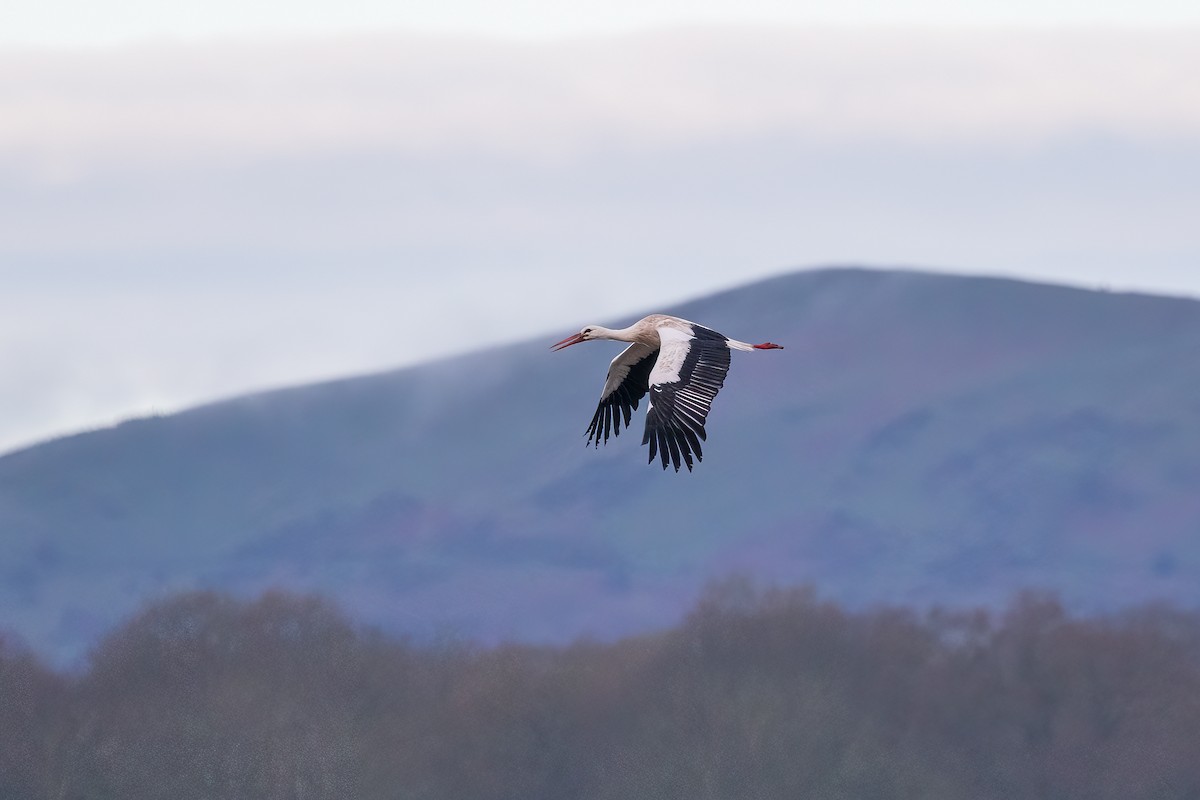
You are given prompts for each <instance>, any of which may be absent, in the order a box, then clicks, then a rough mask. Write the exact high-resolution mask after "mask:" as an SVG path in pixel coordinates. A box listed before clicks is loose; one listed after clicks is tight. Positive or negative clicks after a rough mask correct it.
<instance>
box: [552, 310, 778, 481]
mask: <svg viewBox="0 0 1200 800" xmlns="http://www.w3.org/2000/svg"><path fill="white" fill-rule="evenodd" d="M593 339H613V340H615V341H618V342H631V344H630V345H629V347H626V348H625V349H624V350H623V351H622V352H621V354H620V355H618V356H617V357H616V358H614V359H613V360H612V364H610V365H609V367H608V379H607V380H606V381H605V382H604V390H603V391H602V392H601V393H600V405H599V406H598V407H597V408H596V413H595V415H594V416H593V417H592V424H591V425H589V426H588V429H587V437H588V444H595V446H596V447H599V446H600V441H601V438H603V440H604V442H605V444H607V443H608V436H609V433H612V435H613V436H617V435H620V432H621V421H622V419H623V420H624V422H625V427H626V428H628V427H629V422H630V419H632V417H633V411H634V409H636V408H637V407H638V401H639V400H641V399H642V398H643V397H645V396H646V393H647V392H649V393H650V405H649V408H648V409H647V411H646V432H645V434H644V435H643V436H642V444H649V445H650V461H649V463H651V464H653V463H654V457H655V456H656V455H657V456H659V457H660V458H661V459H662V466H663V469H666V468H667V466H668V465H672V466H674V467H675V471H676V472H678V471H679V467H680V465H681V464H682V465H684V466H686V467H687V468H688V472H691V471H692V456H693V454H694V455H695V457H696V460H697V461H702V460H703V457H702V453H701V450H700V442H701V441H704V440H705V439H706V438H707V437H706V436H705V433H704V421H705V420H706V419H707V418H708V410H709V408H710V407H711V406H712V401H713V398H714V397H716V396H717V392H718V391H720V390H721V387H722V386H724V385H725V376H726V375H727V374H728V373H729V351H730V350H782V349H783V347H782V346H780V345H777V344H772V343H771V342H764V343H762V344H748V343H747V342H739V341H738V340H737V339H730V338H729V337H728V336H725V335H723V334H720V333H717V332H716V331H714V330H711V329H709V328H706V327H704V326H703V325H697V324H696V323H694V322H688V321H687V320H686V319H680V318H679V317H671V316H667V315H666V314H651V315H650V316H648V317H645V318H644V319H641V320H639V321H637V322H635V323H634V324H632V325H630V326H629V327H628V328H619V329H617V330H613V329H611V328H605V327H602V326H600V325H588V326H587V327H586V328H584V329H583V330H581V331H580V332H579V333H577V334H575V335H573V336H568V337H567V338H566V339H563V340H562V341H561V342H559V343H557V344H555V345H553V346H552V347H551V349H552V350H562V349H563V348H564V347H570V346H571V345H573V344H579V343H580V342H590V341H592V340H593Z"/></svg>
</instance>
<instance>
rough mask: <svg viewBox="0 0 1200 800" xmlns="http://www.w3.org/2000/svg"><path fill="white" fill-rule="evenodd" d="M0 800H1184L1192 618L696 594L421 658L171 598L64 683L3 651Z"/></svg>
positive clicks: (1192, 785)
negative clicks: (519, 640)
mask: <svg viewBox="0 0 1200 800" xmlns="http://www.w3.org/2000/svg"><path fill="white" fill-rule="evenodd" d="M0 797H3V798H12V799H13V800H21V799H23V798H39V799H40V798H54V799H55V800H83V799H85V798H86V799H87V800H93V799H95V800H101V799H103V800H108V799H109V798H111V799H112V800H118V799H119V800H140V799H141V798H163V799H164V800H166V799H167V798H169V799H170V800H189V799H191V798H195V799H196V800H201V799H202V798H203V799H205V800H207V799H209V798H211V799H212V800H217V799H218V798H219V799H221V800H225V799H226V798H263V799H264V800H275V799H276V798H278V799H279V800H283V799H284V798H287V799H289V800H292V799H294V800H315V799H318V798H338V800H344V799H346V798H366V799H373V798H381V799H382V798H397V799H400V798H412V799H413V800H434V799H437V800H442V799H445V800H451V799H453V800H476V799H477V800H491V799H493V798H494V799H495V800H501V799H502V798H503V799H508V798H513V799H514V800H515V799H516V798H521V800H536V799H537V798H545V799H546V800H568V799H570V798H587V799H588V800H592V799H593V798H594V799H595V800H629V799H631V798H664V799H666V800H669V799H672V798H680V800H685V799H686V800H708V799H710V798H711V799H713V800H715V799H716V798H731V799H732V798H738V799H739V800H743V799H753V798H764V799H765V798H772V799H773V800H774V799H775V798H821V799H822V800H824V799H825V798H829V799H831V800H836V799H837V798H846V799H847V800H849V799H850V798H854V799H855V800H861V799H862V798H889V799H890V798H914V799H915V798H921V800H936V798H965V797H970V798H981V799H984V800H986V799H987V798H996V800H1001V799H1003V800H1012V799H1013V798H1090V799H1096V800H1103V799H1104V798H1121V800H1133V799H1134V798H1146V799H1147V800H1150V799H1151V798H1153V799H1155V800H1160V799H1164V798H1195V797H1200V615H1197V614H1194V613H1190V612H1182V611H1178V610H1173V609H1170V608H1164V607H1159V608H1146V609H1141V610H1138V611H1133V612H1128V613H1125V614H1121V615H1119V616H1109V617H1080V616H1074V615H1071V614H1068V613H1067V612H1066V611H1065V610H1064V609H1063V607H1062V606H1061V605H1060V604H1059V603H1058V602H1057V601H1056V600H1055V599H1053V598H1052V597H1047V596H1039V595H1024V596H1021V597H1020V598H1018V599H1016V600H1015V601H1014V602H1013V603H1012V604H1011V606H1010V607H1009V608H1008V609H1007V610H1005V611H1002V612H997V613H989V612H984V611H975V612H969V613H951V612H945V611H937V610H935V611H932V612H928V613H921V614H918V613H916V612H913V611H908V610H902V609H894V608H881V609H871V610H863V611H849V610H847V609H844V608H841V607H839V606H838V605H836V604H833V603H830V602H826V601H822V600H821V599H819V598H818V596H817V595H816V594H815V593H814V592H813V591H811V590H810V589H789V590H781V589H766V590H760V589H756V588H755V587H753V586H751V585H750V584H748V583H746V582H744V581H737V580H734V581H729V582H726V583H722V584H719V585H715V586H714V587H712V588H711V589H710V590H709V591H708V592H707V594H706V595H705V596H704V597H703V598H702V599H701V600H700V601H699V602H698V604H697V605H696V606H695V608H694V610H693V611H692V612H691V614H690V615H689V616H688V617H687V618H686V619H685V620H683V621H682V622H681V623H680V624H679V625H678V626H676V627H675V628H672V629H670V630H665V631H662V632H659V633H655V634H652V635H644V636H636V637H631V638H626V639H623V640H620V641H617V642H611V643H601V642H579V643H576V644H572V645H569V646H561V647H538V646H528V645H519V644H507V645H502V646H495V647H480V646H475V645H472V644H470V643H465V642H453V641H447V642H436V643H429V642H422V643H416V642H412V641H408V640H404V639H401V638H397V637H393V636H388V635H385V634H382V633H380V632H378V631H373V630H369V629H364V628H362V627H360V626H357V625H355V624H353V623H352V622H351V621H350V620H349V619H348V618H347V617H346V616H345V615H344V614H343V613H342V612H341V611H339V610H338V608H337V607H336V606H335V605H333V604H332V603H330V602H329V601H327V600H324V599H321V598H319V597H314V596H301V595H293V594H286V593H280V592H271V593H268V594H265V595H263V596H261V597H259V598H256V599H238V598H235V597H231V596H228V595H224V594H219V593H214V592H195V593H187V594H183V595H179V596H176V597H174V598H171V599H168V600H166V601H164V602H160V603H157V604H155V605H153V606H150V607H148V608H146V609H145V610H143V611H142V612H141V613H139V614H138V615H136V616H135V617H134V618H132V619H130V620H129V621H127V622H126V623H125V624H123V625H122V626H120V627H119V628H117V629H116V630H114V631H112V632H111V633H110V634H109V635H108V636H106V637H105V638H104V639H103V640H102V641H101V642H100V643H99V644H98V645H97V646H96V648H95V649H94V651H93V652H92V654H91V656H90V658H89V660H88V662H87V667H86V669H83V670H82V671H79V672H74V673H72V672H61V671H56V670H53V669H50V668H49V667H47V666H46V665H45V664H44V663H42V662H40V661H39V660H38V659H37V658H36V657H35V656H34V655H32V654H30V653H29V652H26V651H24V650H22V649H21V648H20V647H18V646H16V645H15V644H13V643H12V642H11V641H5V640H0Z"/></svg>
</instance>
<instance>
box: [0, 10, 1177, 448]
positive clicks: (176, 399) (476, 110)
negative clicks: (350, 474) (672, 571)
mask: <svg viewBox="0 0 1200 800" xmlns="http://www.w3.org/2000/svg"><path fill="white" fill-rule="evenodd" d="M335 6H336V9H335ZM834 6H835V4H822V5H820V6H818V5H812V6H803V5H797V4H794V3H782V2H780V3H753V2H740V3H737V4H736V5H735V4H733V3H712V2H710V3H707V4H704V3H700V4H697V3H689V4H686V9H687V13H686V15H684V14H683V13H682V12H681V11H680V9H683V8H684V7H685V5H684V4H675V3H655V2H628V3H620V2H616V3H614V2H604V3H599V2H596V3H571V4H563V3H507V4H504V5H503V9H504V13H503V14H500V13H499V12H497V10H496V9H498V8H500V6H499V5H497V4H491V3H488V4H484V3H467V2H459V3H445V2H439V3H430V4H428V5H416V6H414V5H411V4H410V5H403V4H396V3H357V4H355V3H339V4H332V3H321V4H314V3H308V4H306V3H303V2H299V3H296V2H291V3H288V4H286V5H285V4H282V3H279V4H267V3H257V4H247V3H244V2H232V0H228V1H227V0H217V1H216V2H205V3H198V2H197V3H188V4H184V3H172V2H149V0H147V2H141V3H119V2H107V3H94V2H88V3H84V2H78V3H67V2H53V0H51V1H49V2H37V3H32V2H28V3H26V2H24V0H20V1H19V2H17V3H16V4H15V5H14V4H13V3H12V2H9V3H6V4H4V6H3V9H2V10H0V286H2V287H3V291H0V375H4V376H5V377H4V380H3V381H2V382H0V408H3V409H4V411H5V413H4V414H3V415H0V452H3V451H4V450H5V449H6V448H10V447H15V446H19V445H21V444H26V443H29V442H32V441H36V440H39V439H42V438H45V437H47V436H53V435H59V434H63V433H68V432H71V431H74V430H78V429H81V428H87V427H94V426H99V425H107V424H112V423H114V422H116V421H118V420H120V419H123V418H127V417H130V416H135V415H141V414H146V413H152V412H169V411H173V410H177V409H180V408H184V407H187V406H189V405H193V404H196V403H199V402H203V401H207V400H211V399H214V398H219V397H226V396H230V395H235V394H238V393H242V392H246V391H251V390H258V389H265V388H271V387H276V386H280V385H287V384H296V383H302V382H306V381H311V380H319V379H328V378H332V377H337V376H340V375H348V374H353V373H358V372H363V371H369V370H378V369H385V368H388V367H392V366H397V365H402V364H407V363H413V362H416V361H421V360H427V359H430V358H436V357H439V356H442V355H445V354H447V353H453V352H462V351H465V350H469V349H472V348H475V347H482V346H486V345H488V344H491V343H495V342H507V341H513V340H516V339H518V338H521V337H526V336H535V335H541V336H546V337H548V341H553V340H557V339H560V338H562V337H563V336H565V335H566V334H567V333H568V332H570V331H571V330H574V329H578V328H579V327H580V326H582V325H583V324H585V323H611V322H613V321H614V320H615V319H616V318H618V317H620V316H623V315H626V314H629V313H633V312H637V311H650V310H669V308H670V304H671V303H673V302H676V301H679V300H683V299H687V298H691V297H694V296H698V295H701V294H704V293H707V292H710V291H714V290H716V289H720V288H724V287H728V286H733V285H737V284H740V283H744V282H746V281H749V280H752V279H755V278H759V277H765V276H768V275H771V274H775V273H778V272H780V271H783V270H787V269H793V268H800V267H807V266H821V265H828V264H858V265H866V266H911V267H918V268H931V269H941V270H948V271H955V272H963V273H974V274H985V273H986V274H1002V275H1013V276H1019V277H1024V278H1030V279H1035V280H1046V281H1056V282H1065V283H1070V284H1075V285H1081V286H1089V287H1101V286H1103V287H1112V288H1116V289H1139V290H1145V291H1153V292H1161V293H1171V294H1187V295H1192V296H1197V297H1200V232H1198V231H1197V226H1196V220H1197V219H1200V81H1196V80H1195V79H1194V78H1195V76H1196V75H1198V74H1200V26H1198V25H1195V24H1190V25H1184V26H1183V27H1180V24H1181V23H1185V22H1186V23H1196V22H1197V21H1198V20H1197V18H1200V4H1196V3H1187V4H1185V3H1167V2H1157V3H1155V2H1141V3H1136V4H1135V3H1120V4H1117V3H1103V2H1087V3H1084V2H1078V3H1053V2H1050V3H1047V2H1036V3H1035V2H1007V3H1003V4H1001V3H993V4H981V3H933V2H927V3H910V4H896V3H886V4H885V3H882V2H878V3H877V2H860V3H839V4H836V9H837V10H836V12H834V11H832V10H831V9H833V8H834ZM564 8H569V9H570V13H569V14H568V13H566V12H563V11H562V9H564ZM832 13H837V14H839V15H841V16H838V17H836V18H835V17H830V16H828V15H829V14H832ZM330 15H336V17H335V16H330ZM823 15H824V16H823ZM812 20H816V21H818V22H821V23H824V24H829V23H838V24H844V25H846V27H841V28H833V29H829V28H809V27H806V26H805V25H804V24H803V23H805V22H806V21H812ZM731 21H736V22H739V23H755V22H757V23H764V22H766V23H773V22H780V21H782V22H790V23H796V26H795V27H787V26H784V27H779V26H775V25H765V26H764V25H758V26H755V25H732V24H725V23H728V22H731ZM681 22H692V23H695V22H708V23H710V24H709V25H707V26H703V27H699V28H688V29H682V30H681V29H672V28H671V26H672V24H678V23H681ZM861 22H869V23H873V25H872V26H870V27H866V28H864V27H856V25H857V23H861ZM886 23H897V24H900V23H902V24H903V25H904V26H918V27H901V28H893V27H888V25H887V24H886ZM933 23H937V26H935V27H934V28H921V27H919V26H921V25H930V24H933ZM998 23H1005V24H1020V25H1023V26H1025V27H1024V28H1023V29H1021V30H1012V29H1007V28H997V27H995V26H996V24H998ZM1096 24H1101V25H1103V27H1102V29H1096V28H1088V27H1087V26H1089V25H1096ZM881 25H882V26H881ZM955 25H963V26H966V27H953V26H955ZM1061 25H1066V26H1067V27H1065V28H1063V27H1060V26H1061ZM647 26H651V27H656V30H655V31H652V32H645V31H643V32H640V33H626V32H623V31H626V30H634V29H641V28H645V27H647ZM946 26H950V27H946ZM1081 26H1082V27H1081ZM391 29H403V30H405V31H408V32H396V31H395V30H391ZM414 30H416V31H421V30H424V31H426V32H428V31H438V32H439V34H438V35H437V36H430V35H428V34H427V33H426V34H421V33H419V32H418V33H413V32H412V31H414ZM353 31H358V33H353ZM363 31H368V32H369V33H370V35H363V34H362V32H363ZM297 32H304V33H306V34H307V35H306V36H305V37H303V38H302V39H300V40H294V39H293V38H291V37H290V36H288V35H285V34H294V33H297ZM464 32H468V33H473V34H476V35H479V34H485V36H484V38H478V36H474V37H472V36H465V35H464ZM333 34H336V35H333ZM565 34H569V35H571V36H575V37H579V35H580V34H589V35H588V36H584V37H582V38H573V39H569V40H560V39H559V38H558V37H559V36H561V35H565ZM180 40H182V41H180ZM122 42H124V44H121V43H122ZM131 42H132V43H131ZM37 44H43V45H44V44H53V45H55V47H53V48H50V49H41V48H37V47H34V48H30V47H29V45H37ZM80 44H88V45H96V44H103V45H105V46H104V47H100V48H96V47H90V46H89V47H77V45H80ZM6 45H7V46H6ZM706 322H709V324H713V325H716V326H717V327H718V328H719V327H720V321H719V320H706ZM730 333H731V335H737V334H738V333H739V332H734V331H731V332H730ZM741 333H742V335H744V336H758V337H761V338H763V339H769V338H771V332H770V331H761V332H757V331H756V332H741ZM598 358H599V361H598V362H597V363H598V367H597V369H598V370H600V374H602V371H603V362H605V360H606V359H605V357H604V354H600V356H598ZM598 381H599V378H598ZM597 391H599V386H597Z"/></svg>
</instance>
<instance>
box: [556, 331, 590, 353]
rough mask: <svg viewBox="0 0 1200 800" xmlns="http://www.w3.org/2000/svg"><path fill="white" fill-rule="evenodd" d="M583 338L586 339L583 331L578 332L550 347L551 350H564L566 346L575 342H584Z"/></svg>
mask: <svg viewBox="0 0 1200 800" xmlns="http://www.w3.org/2000/svg"><path fill="white" fill-rule="evenodd" d="M583 340H584V339H583V334H582V333H576V334H573V335H571V336H568V337H567V338H565V339H563V340H562V341H561V342H559V343H558V344H556V345H552V346H551V347H550V349H551V350H562V349H563V348H564V347H570V346H571V345H573V344H579V343H580V342H582V341H583Z"/></svg>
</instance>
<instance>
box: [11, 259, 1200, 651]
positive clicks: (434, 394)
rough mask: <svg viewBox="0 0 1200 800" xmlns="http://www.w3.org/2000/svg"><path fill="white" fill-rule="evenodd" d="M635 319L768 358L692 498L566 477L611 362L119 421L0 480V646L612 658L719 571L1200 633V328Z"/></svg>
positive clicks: (1144, 323) (1077, 311)
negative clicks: (340, 637)
mask: <svg viewBox="0 0 1200 800" xmlns="http://www.w3.org/2000/svg"><path fill="white" fill-rule="evenodd" d="M647 311H665V312H669V313H677V314H679V315H681V316H684V317H687V318H689V319H694V320H697V321H700V322H703V323H704V324H706V325H709V326H711V327H713V328H715V329H717V330H720V331H722V332H723V333H726V334H728V335H730V336H734V337H736V338H739V339H750V340H753V341H761V340H766V339H770V340H771V341H776V342H780V343H781V344H784V345H786V347H787V349H785V350H783V351H773V352H768V353H734V354H733V360H734V363H733V367H732V370H731V373H730V376H729V380H728V382H727V385H726V387H725V389H724V390H723V391H722V392H721V395H720V396H719V397H718V398H717V401H716V403H715V404H714V407H713V411H712V414H711V416H710V418H709V440H708V442H707V443H706V445H705V448H704V453H705V460H704V462H703V463H702V464H700V465H698V466H697V468H696V471H695V472H694V473H693V474H688V473H686V472H684V473H681V474H675V473H674V472H665V473H664V472H663V471H662V470H661V469H660V468H658V467H657V466H653V467H651V466H647V465H646V458H647V452H646V450H645V448H642V447H640V446H639V443H640V441H641V424H642V421H641V417H639V418H638V419H637V420H636V421H635V424H634V429H633V430H632V431H631V432H628V433H627V434H625V435H622V436H621V437H619V438H618V439H617V440H615V441H610V442H609V444H608V445H607V446H606V447H602V448H600V449H599V450H594V449H591V448H586V447H585V446H584V439H583V436H582V434H583V430H584V428H585V427H586V425H587V422H588V421H589V419H590V418H591V415H592V412H593V410H594V408H595V403H596V400H597V399H598V395H599V392H600V387H601V385H602V383H603V379H604V372H605V369H606V368H607V365H608V361H609V360H610V359H611V358H612V357H613V356H614V355H615V354H616V353H617V352H618V351H619V347H620V345H618V344H616V343H611V344H605V343H594V344H586V345H582V346H579V347H575V348H571V349H570V350H567V351H564V352H562V353H551V352H550V351H549V349H548V346H549V344H551V343H552V342H553V341H555V340H557V339H559V338H561V337H562V336H564V335H566V334H567V333H570V331H552V332H548V333H547V336H546V337H545V339H544V340H537V341H531V342H525V343H521V344H517V345H513V346H509V347H502V348H498V349H494V350H488V351H485V352H480V353H477V354H474V355H470V356H466V357H463V358H457V359H452V360H447V361H443V362H439V363H435V364H430V365H427V366H421V367H416V368H410V369H403V370H398V371H395V372H389V373H384V374H379V375H371V376H366V377H361V378H353V379H348V380H341V381H335V382H331V383H324V384H319V385H313V386H305V387H300V388H295V389H287V390H282V391H277V392H271V393H266V394H259V395H253V396H248V397H244V398H239V399H235V400H230V401H227V402H222V403H217V404H213V405H208V406H204V407H200V408H196V409H193V410H190V411H186V412H183V413H179V414H174V415H171V416H165V417H156V418H150V419H139V420H134V421H131V422H127V423H124V424H122V425H119V426H117V427H115V428H111V429H107V430H100V431H94V432H90V433H85V434H80V435H78V436H72V437H69V438H64V439H60V440H56V441H52V442H49V443H46V444H42V445H39V446H36V447H32V448H29V449H26V450H22V451H19V452H14V453H10V454H8V455H6V456H4V457H3V458H0V609H2V610H0V627H7V628H10V629H13V630H16V631H18V632H19V633H20V634H22V635H23V636H24V637H26V638H27V639H28V640H29V641H30V642H31V643H32V644H33V645H34V646H35V647H36V648H38V649H40V650H41V651H43V652H46V653H49V654H52V655H54V656H56V657H57V658H59V659H67V658H70V657H72V656H73V655H76V654H78V653H79V652H81V649H82V648H83V647H84V646H85V645H86V644H87V643H89V642H90V641H91V639H92V637H93V636H94V635H95V634H97V633H98V632H99V631H101V630H104V629H106V628H107V627H108V626H110V625H111V624H113V623H114V622H115V621H116V620H118V619H119V618H121V617H122V616H124V615H125V614H127V613H128V612H130V611H131V610H132V609H133V608H134V607H136V605H137V604H139V603H140V602H143V601H144V600H145V599H147V598H151V597H156V596H159V595H161V594H163V593H166V592H170V591H174V590H177V589H180V588H184V587H197V586H213V587H221V588H225V589H231V590H235V591H253V590H257V589H259V588H262V587H266V586H271V585H284V586H288V587H292V588H300V589H313V590H319V591H322V592H326V593H328V594H330V595H332V596H334V597H336V598H338V599H339V600H340V601H341V602H342V603H343V604H344V605H345V606H346V607H347V608H348V609H349V610H350V611H351V612H352V613H354V614H355V615H357V616H358V617H360V618H361V619H364V620H366V621H370V622H374V623H379V624H381V625H383V626H386V627H388V628H390V629H394V630H404V631H411V632H413V633H414V634H417V635H422V636H424V635H442V634H451V635H466V636H478V637H482V638H485V639H494V638H498V637H519V638H523V639H530V640H563V639H567V638H571V637H574V636H577V635H595V636H602V637H607V636H611V635H615V634H620V633H625V632H631V631H635V630H641V629H647V628H650V627H655V626H659V625H665V624H669V623H671V622H673V621H674V620H675V619H676V617H677V615H678V614H679V613H680V612H681V611H682V610H683V609H685V608H687V607H688V606H689V605H690V603H691V602H692V601H693V599H694V598H695V596H696V593H697V591H698V589H699V587H700V586H701V585H702V584H703V583H704V582H705V581H706V580H708V579H709V578H711V577H716V576H721V575H724V574H726V573H728V572H730V571H742V572H746V573H749V574H752V575H755V576H760V577H762V578H764V579H768V580H773V581H779V582H783V583H796V582H813V583H814V584H815V585H816V586H817V587H818V588H819V589H820V590H821V591H823V592H824V593H827V594H828V595H830V596H832V597H834V598H836V599H838V600H840V601H842V602H846V603H850V604H868V603H874V602H881V601H886V602H890V603H917V604H924V603H932V602H939V603H947V604H955V605H957V604H968V603H969V604H976V603H985V604H992V603H995V602H997V601H1001V600H1006V599H1007V598H1008V597H1009V596H1010V595H1011V593H1012V592H1013V591H1014V590H1016V589H1019V588H1023V587H1039V588H1049V589H1054V590H1057V591H1059V592H1061V593H1062V595H1063V597H1064V599H1066V600H1067V601H1068V602H1069V603H1070V604H1072V605H1074V606H1076V607H1080V608H1112V607H1117V606H1122V605H1126V604H1131V603H1137V602H1141V601H1145V600H1150V599H1155V598H1161V599H1166V600H1171V601H1174V602H1178V603H1182V604H1186V605H1195V604H1197V603H1200V302H1196V301H1193V300H1187V299H1172V298H1163V297H1151V296H1143V295H1134V294H1115V293H1106V292H1093V291H1084V290H1079V289H1069V288H1063V287H1057V286H1044V285H1037V284H1031V283H1023V282H1019V281H1012V280H998V279H981V278H963V277H950V276H941V275H930V274H921V273H914V272H874V271H867V270H855V269H839V270H823V271H809V272H799V273H795V274H791V275H787V276H784V277H781V278H777V279H774V280H769V281H764V282H761V283H755V284H753V285H749V286H746V287H743V288H739V289H735V290H733V291H728V292H724V293H721V294H718V295H714V296H711V297H706V298H703V299H700V300H696V301H694V302H691V303H686V304H684V305H682V306H680V307H678V308H674V309H647ZM628 321H631V320H627V321H622V320H580V323H581V324H582V323H585V322H599V323H602V324H610V325H616V324H625V322H628ZM642 411H644V406H643V409H642Z"/></svg>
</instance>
